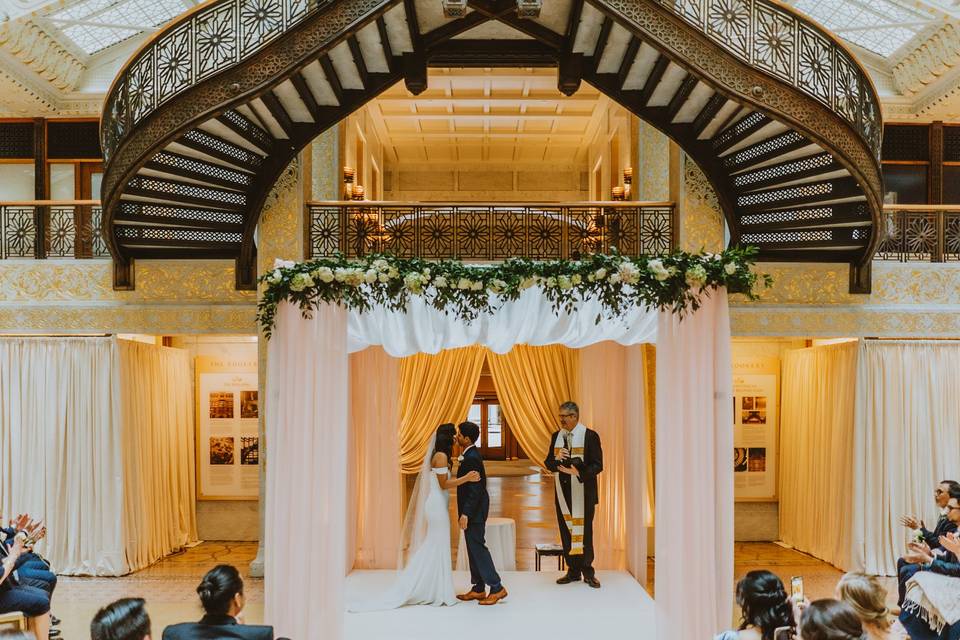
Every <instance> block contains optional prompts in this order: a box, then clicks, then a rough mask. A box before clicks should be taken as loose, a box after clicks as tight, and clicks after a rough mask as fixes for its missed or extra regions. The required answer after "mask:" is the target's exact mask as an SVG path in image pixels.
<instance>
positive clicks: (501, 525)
mask: <svg viewBox="0 0 960 640" xmlns="http://www.w3.org/2000/svg"><path fill="white" fill-rule="evenodd" d="M485 538H486V541H487V549H489V550H490V557H491V558H493V566H495V567H496V568H497V571H516V570H517V525H516V523H515V522H514V521H513V518H487V530H486V534H485ZM469 569H470V561H469V560H468V559H467V541H466V540H465V539H464V537H463V531H462V530H461V531H460V544H459V545H457V571H467V570H469Z"/></svg>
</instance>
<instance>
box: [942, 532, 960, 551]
mask: <svg viewBox="0 0 960 640" xmlns="http://www.w3.org/2000/svg"><path fill="white" fill-rule="evenodd" d="M940 546H942V547H943V548H944V549H946V550H947V551H949V552H950V553H952V554H953V555H955V556H957V557H960V540H958V539H957V534H956V533H948V534H947V535H945V536H940Z"/></svg>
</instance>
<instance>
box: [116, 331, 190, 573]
mask: <svg viewBox="0 0 960 640" xmlns="http://www.w3.org/2000/svg"><path fill="white" fill-rule="evenodd" d="M118 347H119V357H120V372H121V373H122V375H121V377H120V398H121V411H122V419H123V437H122V440H121V443H122V451H123V458H124V466H123V484H124V512H123V515H124V529H125V531H126V538H127V539H126V553H127V563H128V565H129V570H130V571H135V570H137V569H141V568H143V567H146V566H147V565H149V564H152V563H153V562H156V561H157V560H159V559H160V558H162V557H164V556H166V555H168V554H170V553H172V552H173V551H176V550H178V549H181V548H183V546H184V545H186V544H188V543H190V542H194V541H196V540H197V510H196V499H197V496H196V481H195V478H196V464H195V448H194V403H193V387H192V381H191V374H190V357H189V353H188V352H187V351H184V350H182V349H171V348H169V347H161V346H155V345H150V344H143V343H140V342H131V341H127V340H119V341H118Z"/></svg>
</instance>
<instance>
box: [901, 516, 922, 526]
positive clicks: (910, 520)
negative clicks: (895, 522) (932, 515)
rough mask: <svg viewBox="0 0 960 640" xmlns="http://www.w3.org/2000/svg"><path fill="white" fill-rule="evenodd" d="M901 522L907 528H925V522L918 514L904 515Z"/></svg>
mask: <svg viewBox="0 0 960 640" xmlns="http://www.w3.org/2000/svg"><path fill="white" fill-rule="evenodd" d="M900 524H902V525H903V526H905V527H906V528H907V529H921V528H923V522H922V521H921V520H920V519H919V518H917V517H916V516H903V517H902V518H900Z"/></svg>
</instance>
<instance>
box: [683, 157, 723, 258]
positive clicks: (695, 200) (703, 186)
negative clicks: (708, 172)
mask: <svg viewBox="0 0 960 640" xmlns="http://www.w3.org/2000/svg"><path fill="white" fill-rule="evenodd" d="M681 167H682V169H681V170H682V171H683V176H682V187H681V190H680V206H679V215H680V248H681V249H685V250H687V251H701V250H703V251H719V250H721V249H722V248H723V213H722V212H721V211H720V205H719V204H718V203H717V196H716V193H714V191H713V187H712V186H710V183H709V182H708V181H707V176H705V175H704V173H703V171H701V170H700V167H698V166H697V163H696V162H694V161H693V160H692V159H690V158H689V157H688V156H687V155H686V154H683V158H682V160H681Z"/></svg>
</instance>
